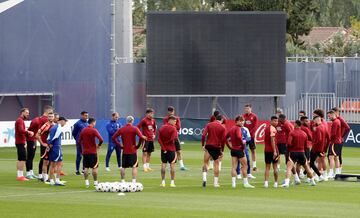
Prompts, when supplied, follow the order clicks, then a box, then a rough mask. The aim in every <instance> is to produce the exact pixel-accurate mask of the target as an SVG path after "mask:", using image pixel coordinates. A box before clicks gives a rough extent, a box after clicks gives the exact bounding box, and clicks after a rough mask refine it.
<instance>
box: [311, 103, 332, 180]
mask: <svg viewBox="0 0 360 218" xmlns="http://www.w3.org/2000/svg"><path fill="white" fill-rule="evenodd" d="M316 116H319V117H320V119H321V124H322V125H323V126H324V128H325V131H326V135H325V141H324V143H325V145H324V147H323V151H322V153H324V154H325V155H321V156H320V157H319V158H318V159H319V160H318V161H317V163H318V168H319V170H320V171H322V172H324V175H323V176H324V177H325V180H326V181H327V180H328V177H327V171H326V153H327V150H328V147H329V145H330V136H329V132H330V128H329V126H328V123H327V122H326V120H325V112H324V110H323V109H320V108H318V109H315V110H314V111H313V117H316ZM312 129H313V131H314V127H313V128H312Z"/></svg>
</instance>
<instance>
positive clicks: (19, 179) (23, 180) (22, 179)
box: [16, 176, 29, 182]
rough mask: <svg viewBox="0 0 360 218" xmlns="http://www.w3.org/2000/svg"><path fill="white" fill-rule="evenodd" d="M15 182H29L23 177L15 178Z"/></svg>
mask: <svg viewBox="0 0 360 218" xmlns="http://www.w3.org/2000/svg"><path fill="white" fill-rule="evenodd" d="M16 180H17V181H21V182H25V181H29V180H28V179H27V178H25V177H24V176H19V177H16Z"/></svg>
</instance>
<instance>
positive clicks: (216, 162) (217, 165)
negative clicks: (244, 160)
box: [214, 159, 220, 188]
mask: <svg viewBox="0 0 360 218" xmlns="http://www.w3.org/2000/svg"><path fill="white" fill-rule="evenodd" d="M219 175H220V160H219V159H217V160H214V187H215V188H217V187H219V186H220V185H219Z"/></svg>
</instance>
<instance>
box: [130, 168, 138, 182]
mask: <svg viewBox="0 0 360 218" xmlns="http://www.w3.org/2000/svg"><path fill="white" fill-rule="evenodd" d="M131 174H132V182H133V183H135V182H136V178H137V174H138V170H137V167H133V168H132V173H131Z"/></svg>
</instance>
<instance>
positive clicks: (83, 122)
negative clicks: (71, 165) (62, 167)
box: [72, 111, 89, 175]
mask: <svg viewBox="0 0 360 218" xmlns="http://www.w3.org/2000/svg"><path fill="white" fill-rule="evenodd" d="M80 114H81V118H80V119H79V120H78V121H77V122H76V123H75V124H74V126H73V130H72V136H73V137H74V139H75V141H76V162H75V164H76V171H75V175H81V174H82V173H81V172H80V162H81V158H82V150H81V149H82V148H81V145H80V143H79V137H80V133H81V131H82V130H83V129H84V128H85V127H87V126H88V125H89V124H88V118H89V113H88V112H86V111H82V112H81V113H80Z"/></svg>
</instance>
